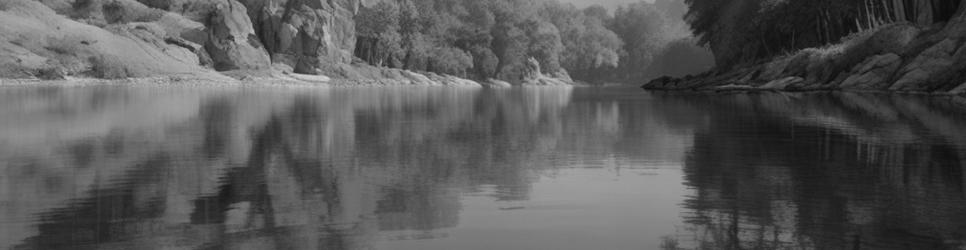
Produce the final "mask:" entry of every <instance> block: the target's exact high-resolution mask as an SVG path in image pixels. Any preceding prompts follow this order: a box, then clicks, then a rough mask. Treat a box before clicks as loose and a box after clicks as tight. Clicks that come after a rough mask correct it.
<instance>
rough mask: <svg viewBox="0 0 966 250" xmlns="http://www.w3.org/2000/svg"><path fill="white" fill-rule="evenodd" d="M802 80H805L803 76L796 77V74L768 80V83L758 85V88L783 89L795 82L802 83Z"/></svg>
mask: <svg viewBox="0 0 966 250" xmlns="http://www.w3.org/2000/svg"><path fill="white" fill-rule="evenodd" d="M804 81H805V79H804V78H801V77H797V76H789V77H785V78H782V79H778V80H773V81H770V82H768V83H765V85H762V86H760V87H758V88H760V89H767V90H784V89H786V88H788V86H792V85H795V84H800V83H802V82H804Z"/></svg>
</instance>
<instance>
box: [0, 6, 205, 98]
mask: <svg viewBox="0 0 966 250" xmlns="http://www.w3.org/2000/svg"><path fill="white" fill-rule="evenodd" d="M116 1H119V2H120V0H116ZM98 6H100V7H98V8H100V9H108V10H110V11H107V12H108V14H105V13H104V11H98V12H96V16H86V17H89V18H85V19H84V20H85V21H84V22H80V21H77V20H72V19H69V18H67V17H66V16H64V15H61V14H59V13H57V12H55V11H54V9H52V8H50V7H48V6H45V5H43V4H42V3H41V2H38V1H29V0H6V1H0V77H2V78H34V77H36V78H41V79H62V78H65V77H67V76H86V77H96V78H127V77H152V76H183V75H194V76H200V77H213V78H218V79H223V78H224V77H223V76H219V75H218V74H215V73H214V72H211V71H209V70H206V69H204V67H202V66H200V60H199V57H198V56H197V55H196V53H195V52H193V51H191V50H190V49H188V48H185V47H183V46H184V45H186V44H189V43H182V44H177V43H172V42H169V41H172V40H170V39H168V38H172V35H171V34H169V32H168V29H166V28H165V25H162V24H161V23H160V22H159V21H160V20H163V19H164V13H163V12H146V13H148V14H145V12H141V14H142V15H135V14H133V13H128V12H125V9H123V8H121V9H118V8H120V7H123V6H139V7H143V6H141V5H140V3H137V2H133V1H129V2H125V4H124V5H121V4H110V5H98ZM127 10H129V11H131V12H137V11H135V10H134V9H133V8H132V9H127ZM138 10H140V11H143V10H145V9H138ZM75 11H76V12H77V13H74V14H75V15H78V16H85V15H87V14H89V13H81V11H84V10H83V9H80V10H75ZM125 13H127V14H125ZM152 13H153V14H152ZM105 15H107V16H108V17H112V16H113V19H117V20H121V19H125V18H126V17H133V16H136V17H137V18H134V19H132V20H135V21H132V22H120V21H118V22H115V23H111V24H107V23H105V22H106V20H107V19H104V16H105ZM98 17H99V18H98Z"/></svg>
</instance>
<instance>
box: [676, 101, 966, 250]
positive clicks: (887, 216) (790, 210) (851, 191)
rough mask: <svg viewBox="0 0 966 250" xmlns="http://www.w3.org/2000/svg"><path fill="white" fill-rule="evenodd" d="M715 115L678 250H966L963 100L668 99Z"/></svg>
mask: <svg viewBox="0 0 966 250" xmlns="http://www.w3.org/2000/svg"><path fill="white" fill-rule="evenodd" d="M662 98H663V99H665V100H667V102H679V103H687V104H686V105H695V106H700V107H706V108H708V109H709V110H708V111H709V114H710V116H709V122H708V124H709V125H710V126H708V127H707V129H705V130H700V131H698V132H697V133H695V135H694V147H693V148H692V149H691V151H690V152H689V154H688V156H687V158H686V161H685V168H684V171H685V179H686V183H687V185H688V186H691V187H693V189H694V190H695V193H694V195H693V196H691V197H689V198H688V199H687V201H686V202H685V204H684V207H685V208H686V209H688V210H689V212H688V213H687V214H686V215H685V216H684V217H685V219H686V221H687V223H688V224H690V225H691V226H690V228H688V229H687V230H683V232H679V235H676V237H674V238H670V239H666V241H667V242H669V244H668V245H669V247H667V248H671V249H673V248H675V247H674V246H675V245H677V246H680V247H687V248H698V249H960V248H961V247H963V246H964V243H966V241H964V240H966V214H964V213H963V212H962V211H966V210H964V208H966V196H964V191H966V189H964V186H963V181H964V178H966V175H964V174H966V173H964V171H963V166H964V165H966V150H964V145H966V144H964V143H966V130H963V128H966V126H964V125H966V116H964V115H966V113H964V112H966V109H963V107H966V106H964V104H966V103H964V102H963V100H962V99H957V98H928V97H916V96H905V97H901V96H876V95H863V94H854V93H845V94H782V95H780V94H763V95H726V96H715V97H713V98H695V97H694V96H688V97H684V96H674V95H665V96H663V97H662Z"/></svg>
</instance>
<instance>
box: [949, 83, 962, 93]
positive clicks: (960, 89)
mask: <svg viewBox="0 0 966 250" xmlns="http://www.w3.org/2000/svg"><path fill="white" fill-rule="evenodd" d="M949 93H950V94H966V83H963V84H960V85H959V87H956V88H953V90H950V91H949Z"/></svg>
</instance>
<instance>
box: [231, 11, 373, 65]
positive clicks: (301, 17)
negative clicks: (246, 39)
mask: <svg viewBox="0 0 966 250" xmlns="http://www.w3.org/2000/svg"><path fill="white" fill-rule="evenodd" d="M242 3H243V4H244V5H245V6H246V7H248V15H249V17H250V18H251V20H252V23H253V26H254V28H255V32H256V33H257V35H258V37H259V39H260V40H261V41H262V43H263V44H264V45H265V48H266V49H267V50H268V52H269V53H270V54H271V56H272V59H273V60H274V61H275V62H276V63H282V64H287V65H289V66H292V67H293V68H294V69H295V72H297V73H304V74H316V73H319V72H320V67H326V66H329V65H333V64H340V63H349V62H351V61H352V51H353V50H354V49H355V48H354V47H355V37H356V32H355V22H354V21H353V16H354V15H355V13H356V11H357V10H358V5H359V4H360V2H359V0H242Z"/></svg>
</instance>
